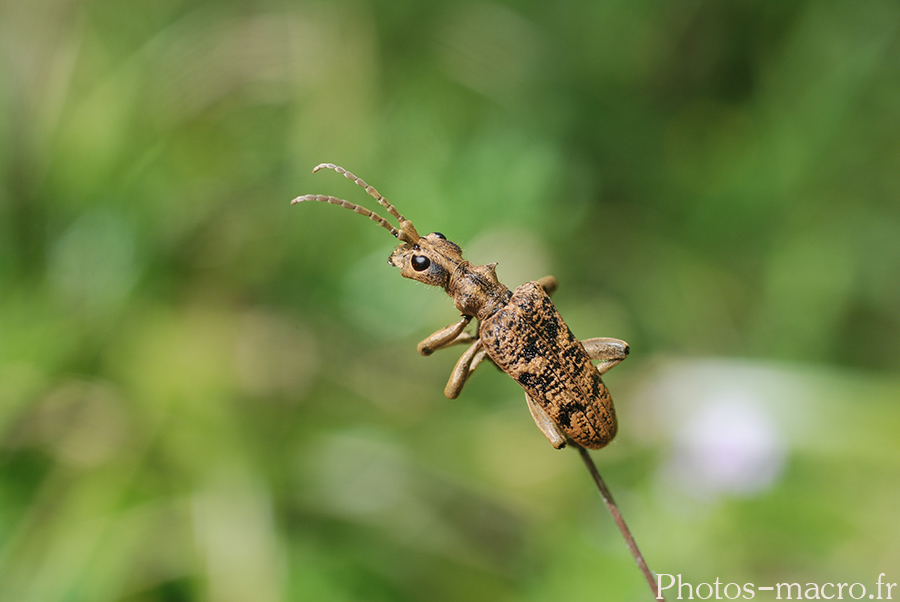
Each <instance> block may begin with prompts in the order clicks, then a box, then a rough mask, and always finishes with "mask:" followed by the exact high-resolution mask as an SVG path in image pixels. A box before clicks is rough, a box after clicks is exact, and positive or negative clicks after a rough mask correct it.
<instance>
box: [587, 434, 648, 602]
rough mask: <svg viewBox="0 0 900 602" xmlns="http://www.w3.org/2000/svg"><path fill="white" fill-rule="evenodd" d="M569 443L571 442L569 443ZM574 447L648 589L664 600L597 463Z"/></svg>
mask: <svg viewBox="0 0 900 602" xmlns="http://www.w3.org/2000/svg"><path fill="white" fill-rule="evenodd" d="M570 445H572V444H571V443H570ZM574 447H577V448H578V453H580V454H581V459H582V460H584V465H585V466H587V469H588V472H589V473H591V477H593V479H594V483H595V484H596V485H597V489H598V490H600V496H601V497H602V498H603V501H604V502H605V503H606V507H607V508H608V509H609V513H610V514H612V517H613V520H614V521H616V526H617V527H619V531H620V532H621V533H622V537H624V538H625V544H626V545H627V546H628V549H629V550H631V555H632V556H634V560H635V562H637V565H638V568H639V569H641V572H642V573H643V574H644V578H645V579H646V580H647V583H648V584H649V585H650V590H651V591H652V592H653V595H654V596H655V599H656V600H663V601H665V598H663V596H662V592H660V591H659V590H658V589H657V584H656V578H655V577H654V575H653V571H651V570H650V567H648V566H647V561H646V560H644V556H643V555H642V554H641V551H640V550H639V549H638V546H637V542H635V541H634V537H633V536H632V535H631V531H630V530H629V529H628V525H626V524H625V518H624V517H623V516H622V513H621V512H620V511H619V507H618V506H617V505H616V501H615V500H614V499H613V496H612V493H610V492H609V489H608V488H607V487H606V483H604V482H603V477H601V476H600V472H599V471H598V470H597V465H596V464H594V460H593V459H592V458H591V456H590V454H589V453H588V451H587V450H586V449H585V448H583V447H581V446H580V445H574Z"/></svg>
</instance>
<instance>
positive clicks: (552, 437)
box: [525, 393, 568, 449]
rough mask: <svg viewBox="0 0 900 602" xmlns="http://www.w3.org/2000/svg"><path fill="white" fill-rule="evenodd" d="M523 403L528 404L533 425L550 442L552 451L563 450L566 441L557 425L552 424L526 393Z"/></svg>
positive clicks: (545, 413)
mask: <svg viewBox="0 0 900 602" xmlns="http://www.w3.org/2000/svg"><path fill="white" fill-rule="evenodd" d="M525 401H526V402H527V403H528V411H529V412H531V417H532V418H534V422H535V424H537V426H538V428H539V429H541V432H542V433H544V436H545V437H546V438H547V440H548V441H550V445H552V446H553V448H554V449H562V448H564V447H565V446H566V441H567V440H568V439H567V437H566V435H565V433H563V432H562V429H560V428H559V425H558V424H556V423H555V422H553V419H552V418H550V416H547V412H545V411H544V409H543V408H542V407H541V406H539V405H538V404H537V403H536V402H535V401H534V400H533V399H532V398H531V396H530V395H529V394H528V393H526V394H525Z"/></svg>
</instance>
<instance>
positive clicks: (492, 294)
mask: <svg viewBox="0 0 900 602" xmlns="http://www.w3.org/2000/svg"><path fill="white" fill-rule="evenodd" d="M496 267H497V264H496V263H489V264H487V265H472V264H471V263H469V262H468V261H462V262H460V264H459V265H457V266H456V269H455V270H454V271H453V273H452V274H451V276H450V282H449V283H448V284H447V294H448V295H450V296H451V297H453V301H454V303H455V304H456V308H457V309H458V310H459V311H460V313H462V314H464V315H467V316H474V317H476V318H478V319H479V320H484V319H485V318H487V317H488V316H490V315H492V314H493V313H494V312H495V311H497V309H499V308H500V307H502V306H503V305H505V304H506V303H507V302H508V301H509V297H510V295H511V293H510V292H509V289H508V288H507V287H506V286H504V285H503V284H501V283H500V281H499V280H497V273H496V271H495V269H496Z"/></svg>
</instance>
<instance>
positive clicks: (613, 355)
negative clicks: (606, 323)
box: [581, 337, 629, 374]
mask: <svg viewBox="0 0 900 602" xmlns="http://www.w3.org/2000/svg"><path fill="white" fill-rule="evenodd" d="M581 344H582V346H583V347H584V350H585V351H587V354H588V357H589V358H591V359H592V360H600V363H599V364H597V370H599V371H600V374H605V373H606V371H607V370H609V369H610V368H612V367H613V366H615V365H617V364H619V363H620V362H621V361H622V360H624V359H625V358H626V357H628V352H629V349H628V343H626V342H625V341H621V340H619V339H610V338H608V337H597V338H594V339H584V340H583V341H581Z"/></svg>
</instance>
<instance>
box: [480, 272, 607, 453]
mask: <svg viewBox="0 0 900 602" xmlns="http://www.w3.org/2000/svg"><path fill="white" fill-rule="evenodd" d="M479 333H480V337H481V341H482V343H483V344H484V348H485V350H486V352H487V355H488V356H489V357H490V358H491V359H492V360H493V361H494V363H495V364H497V365H498V366H499V367H500V368H501V369H502V370H503V371H504V372H506V373H507V374H509V375H510V376H511V377H513V378H514V379H516V381H517V382H518V383H519V384H520V385H521V386H522V388H524V389H525V391H526V393H528V395H529V396H531V398H532V399H533V400H534V401H535V402H537V403H538V405H540V406H541V408H543V410H544V411H545V412H546V413H547V415H548V416H550V418H552V419H553V421H554V422H556V424H557V425H559V427H560V428H561V429H562V430H563V431H564V432H565V433H566V435H567V436H568V437H569V438H570V439H572V440H573V441H575V442H576V443H578V444H579V445H581V446H582V447H586V448H588V449H598V448H601V447H603V446H604V445H606V444H607V443H609V442H610V441H612V439H613V437H615V435H616V414H615V410H614V408H613V403H612V398H611V397H610V395H609V391H608V390H607V388H606V385H604V384H603V380H602V379H601V378H600V372H599V371H598V370H597V368H596V367H595V366H594V365H593V364H592V363H591V359H590V358H589V357H588V355H587V352H586V351H585V350H584V347H583V346H582V345H581V343H579V342H578V339H576V338H575V336H574V335H573V334H572V332H571V331H570V330H569V327H568V326H566V323H565V322H564V321H563V319H562V317H561V316H560V315H559V312H558V311H557V310H556V307H555V306H554V305H553V302H552V301H551V300H550V297H549V295H547V293H546V292H545V291H544V289H543V288H542V287H541V286H540V285H539V284H538V283H537V282H526V283H525V284H523V285H522V286H520V287H519V288H517V289H516V290H515V291H514V292H513V295H512V298H511V299H510V300H509V303H508V304H507V305H505V306H504V307H502V308H501V309H499V310H498V311H497V312H496V313H494V314H493V315H492V316H490V317H489V318H487V319H485V320H484V321H483V322H481V325H480V326H479Z"/></svg>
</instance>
